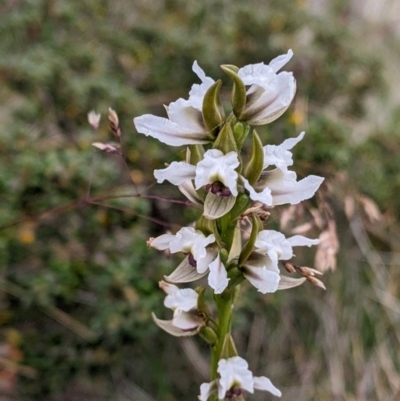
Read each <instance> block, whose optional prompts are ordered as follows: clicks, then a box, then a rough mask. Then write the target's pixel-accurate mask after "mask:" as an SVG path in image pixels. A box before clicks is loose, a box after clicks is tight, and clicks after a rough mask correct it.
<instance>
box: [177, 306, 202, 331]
mask: <svg viewBox="0 0 400 401" xmlns="http://www.w3.org/2000/svg"><path fill="white" fill-rule="evenodd" d="M172 324H173V325H174V326H175V327H177V328H178V329H181V330H184V331H193V330H196V329H198V328H199V327H200V326H201V325H202V324H203V320H202V318H201V317H200V316H199V315H198V314H197V313H188V312H183V311H181V310H179V309H176V310H175V312H174V317H173V319H172Z"/></svg>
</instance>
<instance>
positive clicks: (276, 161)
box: [263, 131, 305, 170]
mask: <svg viewBox="0 0 400 401" xmlns="http://www.w3.org/2000/svg"><path fill="white" fill-rule="evenodd" d="M304 135H305V132H304V131H303V132H301V133H300V135H299V136H298V137H297V138H289V139H286V140H285V141H284V142H282V143H281V144H280V145H267V146H264V166H263V169H266V168H267V167H268V166H270V165H274V166H276V167H278V168H280V169H281V170H286V169H287V167H288V166H291V165H293V158H292V156H293V154H292V152H289V150H290V149H292V148H293V147H294V146H295V145H296V144H297V143H299V142H300V141H301V140H302V139H303V137H304Z"/></svg>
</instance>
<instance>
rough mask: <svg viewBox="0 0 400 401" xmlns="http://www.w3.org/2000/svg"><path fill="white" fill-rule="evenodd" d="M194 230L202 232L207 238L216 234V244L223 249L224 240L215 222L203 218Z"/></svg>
mask: <svg viewBox="0 0 400 401" xmlns="http://www.w3.org/2000/svg"><path fill="white" fill-rule="evenodd" d="M194 228H195V229H196V230H199V231H201V232H202V233H203V234H204V235H205V236H206V237H207V236H208V235H210V234H214V237H215V242H216V243H217V245H218V248H222V240H221V236H220V235H219V232H218V228H217V225H216V221H215V220H209V219H206V218H205V217H204V216H201V217H200V218H199V219H198V220H197V221H196V223H195V225H194Z"/></svg>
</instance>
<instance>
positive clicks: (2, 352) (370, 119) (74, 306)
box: [0, 0, 400, 401]
mask: <svg viewBox="0 0 400 401" xmlns="http://www.w3.org/2000/svg"><path fill="white" fill-rule="evenodd" d="M370 3H371V2H366V3H365V7H367V6H368V5H369V4H370ZM320 4H321V3H319V2H313V1H307V0H298V1H292V2H284V1H280V0H273V1H268V2H262V1H246V2H245V1H242V0H230V1H225V0H207V1H198V2H195V1H186V0H177V1H172V0H159V1H156V0H153V1H147V0H146V1H145V0H142V1H135V2H131V1H128V0H115V1H97V0H85V1H78V0H69V1H62V0H32V1H21V0H6V1H3V2H2V3H1V5H0V38H1V40H0V55H1V56H0V81H1V85H0V96H1V104H0V129H1V131H0V154H1V167H2V168H1V170H0V194H1V205H2V207H1V210H0V225H1V226H2V229H1V231H0V260H1V275H0V288H1V295H0V325H1V326H0V336H1V337H0V339H1V343H0V391H1V392H2V393H4V394H6V395H7V397H8V398H6V399H7V400H8V399H10V400H11V399H14V400H50V401H73V400H78V399H79V400H81V399H84V400H86V401H90V400H96V401H102V400H118V401H122V400H124V401H125V400H136V401H142V400H143V401H152V400H158V401H174V400H180V399H195V398H196V396H197V394H198V386H199V384H200V383H201V382H202V381H204V379H207V377H206V376H207V366H208V365H207V364H208V362H207V352H206V350H205V349H203V345H202V344H200V343H198V342H197V341H196V340H194V341H193V340H185V341H180V340H177V339H174V338H170V337H169V336H168V335H167V334H165V333H163V332H161V331H160V330H159V329H158V328H157V327H155V326H154V325H153V324H152V322H151V319H150V311H152V310H153V311H156V312H157V313H158V314H159V315H160V316H162V315H163V313H164V311H163V310H162V301H163V295H162V294H161V292H160V291H159V290H158V280H159V279H161V277H162V275H163V274H166V273H168V272H170V271H171V269H172V267H173V266H175V265H176V260H175V259H171V260H169V259H164V260H163V259H162V258H160V257H159V254H158V253H156V252H152V251H150V250H148V249H147V248H146V246H145V240H146V239H147V238H148V237H149V236H150V235H153V236H154V235H159V234H160V233H162V232H164V231H165V230H166V229H169V228H173V227H174V225H175V226H176V225H178V224H187V223H188V222H190V221H191V219H193V217H194V216H195V215H196V211H195V210H193V209H190V208H182V206H181V205H179V204H173V203H170V202H166V201H161V200H160V199H157V197H160V196H162V197H169V198H175V199H181V200H182V199H183V198H182V197H181V195H180V194H179V193H178V192H173V189H171V187H170V186H154V185H153V184H154V178H153V176H152V171H153V170H154V168H159V167H160V166H162V165H163V163H164V162H166V161H171V160H172V159H177V158H181V157H182V156H183V155H182V154H181V153H180V151H181V149H175V150H174V149H172V150H171V148H166V147H164V146H162V145H161V144H160V143H158V142H157V141H155V140H153V139H150V138H145V137H141V136H139V135H137V134H136V133H135V132H134V127H133V124H132V118H133V117H134V116H137V115H140V114H142V113H144V112H151V113H157V114H161V113H163V112H164V111H163V109H162V107H161V105H162V103H166V104H168V103H169V102H171V101H174V100H176V99H177V98H178V97H186V96H187V92H188V89H189V88H190V86H191V84H192V83H193V82H194V81H195V80H196V78H195V76H194V74H193V73H192V72H191V65H192V63H193V60H198V62H199V64H200V65H201V66H202V67H203V68H204V69H205V71H206V72H207V75H209V76H212V77H214V78H222V79H224V82H225V84H226V85H229V81H228V80H227V79H226V78H224V77H223V74H222V72H221V71H220V70H219V65H220V64H223V63H229V64H236V65H238V66H242V65H245V64H249V63H254V62H260V61H264V62H269V61H270V60H271V59H272V58H273V57H275V56H277V55H279V54H282V53H286V51H287V49H288V48H292V49H293V51H294V53H295V57H294V58H293V60H292V61H291V62H290V64H289V65H288V66H287V69H288V70H291V71H294V74H295V77H296V79H297V83H298V93H297V96H296V99H295V102H294V105H293V106H292V107H291V108H290V109H289V110H288V111H287V112H286V113H285V114H284V116H283V117H282V118H280V119H279V120H278V121H276V122H274V123H273V124H271V125H270V126H267V128H266V129H264V131H262V132H261V135H262V139H263V141H264V142H265V143H267V142H269V143H275V144H278V143H280V142H281V141H282V140H283V139H284V138H286V137H290V136H291V137H293V136H295V135H297V134H298V133H299V132H300V131H301V130H306V131H307V135H306V137H305V139H304V140H303V142H302V143H301V144H299V145H298V146H297V147H296V152H295V153H296V154H295V156H296V159H295V160H296V163H295V167H296V171H297V172H298V174H299V175H300V176H303V175H306V174H310V173H314V174H318V175H323V176H325V177H326V182H327V185H326V186H325V188H324V190H323V191H322V195H323V196H322V197H320V200H319V203H317V201H316V200H313V201H312V202H310V203H309V204H308V206H306V207H305V208H303V209H301V210H300V209H296V210H293V213H295V216H296V219H295V221H294V222H293V221H292V226H291V227H292V228H295V227H296V226H299V225H300V224H303V223H304V222H307V221H312V222H317V223H318V221H317V220H318V212H317V209H316V207H317V206H320V205H321V204H325V203H326V202H327V203H328V204H329V205H330V208H331V209H332V210H333V214H334V217H335V220H336V225H337V232H338V237H339V241H340V251H339V254H338V258H337V268H336V270H335V271H334V272H328V273H326V274H325V276H324V278H323V281H324V283H325V285H326V286H327V291H326V292H323V291H321V290H320V289H318V288H316V287H312V286H310V285H304V286H302V287H300V288H296V289H293V290H290V291H285V292H280V293H276V294H272V295H269V296H260V295H259V294H256V293H255V291H254V289H250V288H249V289H245V290H244V294H246V295H245V297H244V298H242V299H241V302H240V305H239V306H238V314H237V317H236V332H235V337H236V338H237V342H238V345H239V348H240V353H241V355H243V356H245V357H246V358H247V359H248V360H249V363H250V366H251V368H252V369H253V371H254V372H255V374H257V375H261V374H266V375H267V376H268V377H270V378H271V379H272V381H273V382H274V383H275V384H276V385H277V386H278V387H279V388H281V389H282V392H283V394H284V395H283V397H282V400H292V399H294V398H296V399H297V400H299V401H301V400H304V401H309V400H318V401H324V400H327V401H328V400H329V401H331V400H335V401H336V400H345V401H348V400H388V401H393V400H395V399H397V398H400V393H399V388H400V354H399V352H398V350H399V349H400V303H399V299H398V296H399V283H400V280H399V278H400V274H399V271H400V270H399V267H400V265H399V263H400V262H399V260H400V229H399V226H398V224H397V223H396V222H397V221H398V219H399V218H400V197H399V196H398V194H399V192H400V165H399V157H398V154H399V153H400V136H399V132H398V127H399V123H400V112H399V110H400V108H399V104H398V103H397V104H396V93H398V92H399V83H398V76H397V75H395V74H393V71H396V70H395V68H393V65H396V63H399V62H400V49H399V47H400V46H399V41H398V40H397V42H396V40H394V39H392V38H394V37H396V31H395V29H394V28H396V27H395V26H392V25H390V24H389V23H385V22H384V21H383V20H382V21H381V22H379V23H378V22H371V21H368V20H367V19H365V18H364V17H362V16H361V14H362V12H363V11H364V10H363V9H360V7H359V6H358V8H356V7H355V6H354V7H353V6H352V2H346V1H334V0H331V1H327V2H324V5H323V6H321V5H320ZM394 4H395V3H394V2H393V3H392V5H391V4H390V2H387V9H386V11H387V12H389V13H393V12H395V10H394V9H395V5H394ZM390 7H391V8H390ZM382 10H384V7H383V8H381V11H382ZM393 10H394V11H393ZM397 28H398V27H397ZM398 35H399V33H398V32H397V39H398V37H399V36H398ZM378 43H379V45H378ZM397 65H399V64H397ZM394 85H397V86H394ZM226 100H227V101H229V99H228V97H226ZM397 101H398V98H397ZM108 107H112V108H113V109H115V110H116V111H117V112H118V115H119V118H120V123H121V128H122V131H123V143H124V149H125V154H126V156H127V164H128V168H127V167H126V166H125V165H124V164H123V163H122V162H121V160H119V159H118V157H115V156H113V155H106V154H101V153H100V152H99V151H97V150H96V149H94V148H92V147H91V143H92V142H95V141H106V140H109V139H112V136H111V134H110V132H109V130H108V125H107V123H106V121H105V120H106V118H105V117H106V114H107V109H108ZM91 109H95V110H96V111H98V112H101V113H102V114H103V119H102V122H101V125H100V129H99V131H97V132H96V133H93V132H92V131H91V129H90V126H89V124H88V123H87V113H88V111H90V110H91ZM133 183H134V184H135V185H133ZM138 193H141V194H145V195H152V196H153V195H154V196H155V198H153V197H152V198H146V197H135V196H130V197H120V195H129V194H130V195H137V194H138ZM286 209H287V208H285V207H280V208H277V210H276V211H274V212H275V213H274V214H273V216H271V225H270V227H272V226H273V225H274V224H277V222H278V220H279V218H280V217H281V218H283V216H285V210H286ZM329 213H330V212H329ZM317 223H316V224H314V223H313V224H314V225H316V226H318V224H317ZM289 227H290V226H289ZM324 228H325V227H323V226H320V227H319V230H321V229H322V230H323V229H324ZM289 232H290V231H289V229H288V233H289ZM317 235H318V230H316V229H315V228H314V231H311V233H310V236H317ZM298 256H299V260H300V257H301V259H302V260H304V261H305V262H307V263H308V264H309V265H312V263H313V262H312V254H311V253H304V254H302V255H298ZM260 397H265V395H260V396H258V395H257V394H256V395H254V397H253V398H252V399H254V400H261V398H260ZM396 397H397V398H396ZM263 399H265V398H263Z"/></svg>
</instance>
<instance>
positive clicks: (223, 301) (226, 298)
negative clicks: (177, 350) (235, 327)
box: [211, 289, 235, 380]
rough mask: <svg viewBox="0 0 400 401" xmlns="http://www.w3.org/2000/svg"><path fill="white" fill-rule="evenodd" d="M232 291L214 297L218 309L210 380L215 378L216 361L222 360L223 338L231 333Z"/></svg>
mask: <svg viewBox="0 0 400 401" xmlns="http://www.w3.org/2000/svg"><path fill="white" fill-rule="evenodd" d="M234 293H235V292H234V291H232V290H230V289H229V290H225V291H224V292H223V293H222V294H221V295H215V302H216V304H217V309H218V323H219V324H218V332H217V335H218V340H217V344H216V346H215V347H214V349H213V350H212V358H211V380H214V379H215V378H216V377H217V367H218V361H219V360H220V359H221V358H222V355H221V354H222V351H223V345H224V341H225V338H226V337H227V334H229V335H230V332H231V317H232V310H233V296H234Z"/></svg>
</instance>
